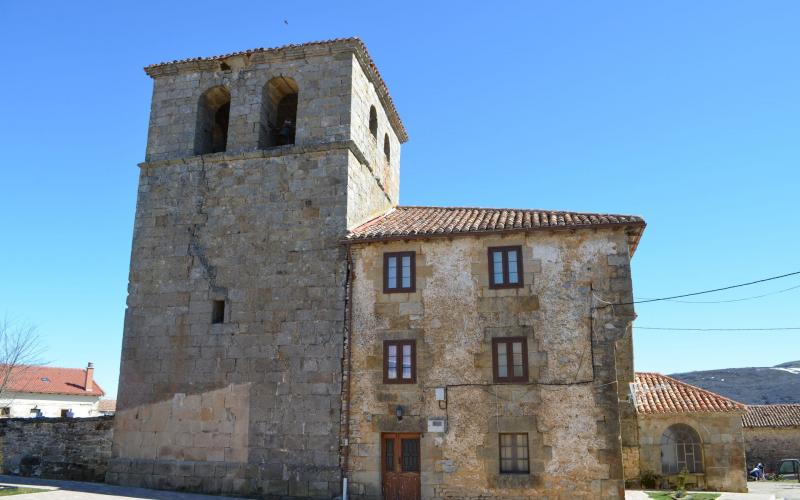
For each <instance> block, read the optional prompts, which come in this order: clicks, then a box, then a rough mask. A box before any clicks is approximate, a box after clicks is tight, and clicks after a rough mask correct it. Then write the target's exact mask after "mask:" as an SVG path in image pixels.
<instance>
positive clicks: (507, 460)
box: [500, 433, 530, 474]
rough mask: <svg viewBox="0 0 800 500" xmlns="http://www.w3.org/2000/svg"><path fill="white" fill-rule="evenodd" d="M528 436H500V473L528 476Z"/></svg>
mask: <svg viewBox="0 0 800 500" xmlns="http://www.w3.org/2000/svg"><path fill="white" fill-rule="evenodd" d="M529 472H530V464H529V461H528V435H527V434H526V433H515V434H500V473H501V474H528V473H529Z"/></svg>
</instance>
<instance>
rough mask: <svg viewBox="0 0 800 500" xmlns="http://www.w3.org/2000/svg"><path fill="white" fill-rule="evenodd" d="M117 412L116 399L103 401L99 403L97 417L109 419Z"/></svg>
mask: <svg viewBox="0 0 800 500" xmlns="http://www.w3.org/2000/svg"><path fill="white" fill-rule="evenodd" d="M116 411H117V400H116V399H101V400H100V401H98V403H97V416H98V417H108V416H111V415H113V414H114V413H115V412H116Z"/></svg>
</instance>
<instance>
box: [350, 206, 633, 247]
mask: <svg viewBox="0 0 800 500" xmlns="http://www.w3.org/2000/svg"><path fill="white" fill-rule="evenodd" d="M603 226H628V227H630V228H631V229H632V231H631V233H630V234H629V236H630V237H631V238H630V245H631V254H633V251H634V250H635V249H636V245H637V244H638V243H639V238H640V237H641V234H642V231H644V227H645V222H644V219H642V218H641V217H637V216H635V215H611V214H593V213H578V212H560V211H552V210H528V209H517V208H476V207H472V208H470V207H396V208H394V209H392V210H390V211H389V212H387V213H385V214H384V215H381V216H380V217H376V218H375V219H372V220H371V221H369V222H366V223H364V224H362V225H360V226H358V227H356V228H354V229H353V230H352V231H350V233H349V234H348V236H347V240H346V241H348V242H362V241H380V240H390V239H407V238H427V237H435V236H455V235H460V234H478V233H498V232H511V231H534V230H545V229H579V228H587V227H588V228H596V227H603Z"/></svg>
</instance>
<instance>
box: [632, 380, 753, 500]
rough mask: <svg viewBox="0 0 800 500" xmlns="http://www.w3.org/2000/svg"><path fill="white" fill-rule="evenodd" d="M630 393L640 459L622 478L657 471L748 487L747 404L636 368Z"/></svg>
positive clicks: (704, 483) (721, 486)
mask: <svg viewBox="0 0 800 500" xmlns="http://www.w3.org/2000/svg"><path fill="white" fill-rule="evenodd" d="M631 395H632V399H633V400H634V404H635V406H636V413H637V418H638V421H639V464H638V470H637V467H634V466H633V461H631V462H630V464H629V467H628V468H626V471H625V472H626V478H628V479H633V478H636V477H641V476H643V475H647V474H648V473H654V474H658V475H660V476H662V477H663V480H664V481H665V482H667V483H669V484H670V485H673V486H674V485H675V484H676V480H677V476H678V474H680V473H681V471H682V470H683V469H686V471H687V472H688V473H689V481H688V483H687V484H691V485H695V487H696V488H700V489H710V490H715V491H733V492H744V491H747V481H746V477H745V467H746V466H745V449H744V436H743V434H742V417H743V415H745V411H746V409H745V405H743V404H741V403H738V402H736V401H733V400H731V399H728V398H726V397H723V396H720V395H719V394H715V393H713V392H710V391H707V390H704V389H700V388H699V387H695V386H693V385H689V384H686V383H684V382H681V381H679V380H676V379H674V378H672V377H668V376H666V375H661V374H660V373H636V380H635V382H634V383H633V384H632V385H631Z"/></svg>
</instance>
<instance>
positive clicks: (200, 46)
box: [0, 1, 800, 395]
mask: <svg viewBox="0 0 800 500" xmlns="http://www.w3.org/2000/svg"><path fill="white" fill-rule="evenodd" d="M290 5H291V6H290ZM389 6H391V7H392V8H389ZM0 19H2V20H3V30H2V31H0V56H2V60H3V62H4V66H5V67H4V69H3V78H2V79H0V95H3V96H4V102H3V111H2V117H3V119H2V120H0V145H1V146H2V154H0V228H2V245H0V313H5V314H7V315H9V316H10V317H12V318H17V319H19V320H21V321H26V322H28V323H31V324H35V325H37V326H38V329H39V331H40V333H41V334H42V336H43V338H44V340H45V343H46V346H47V348H48V353H47V357H48V359H49V360H50V361H51V362H52V364H54V365H58V366H84V365H85V363H86V362H87V361H94V363H95V365H96V367H97V370H96V377H97V379H98V380H99V381H100V383H101V384H102V385H103V387H104V388H105V389H106V391H107V392H109V393H111V395H113V394H114V393H115V392H116V385H117V370H118V364H119V350H120V345H121V338H122V323H123V316H124V310H125V296H126V285H127V274H128V263H129V262H128V259H129V255H130V242H131V231H132V224H133V215H134V209H135V196H136V184H137V175H138V168H137V167H136V165H137V163H138V162H140V161H141V160H142V159H143V157H144V149H145V143H146V133H147V120H148V113H149V105H150V104H149V99H150V93H151V89H152V87H151V81H150V79H149V78H148V77H147V76H146V75H145V74H144V72H143V71H142V67H143V66H145V65H147V64H151V63H155V62H160V61H164V60H172V59H176V58H184V57H193V56H208V55H215V54H221V53H227V52H231V51H236V50H242V49H247V48H252V47H268V46H276V45H282V44H286V43H296V42H303V41H311V40H320V39H328V38H335V37H344V36H353V35H356V36H360V37H361V38H362V39H363V40H364V41H365V42H366V44H367V46H368V48H369V50H370V52H371V54H372V56H373V57H374V59H375V61H376V63H377V64H378V66H379V68H380V70H381V73H382V75H383V77H384V79H385V80H386V81H387V82H388V85H389V88H390V91H391V93H392V96H393V98H394V100H395V102H396V104H397V107H398V110H399V112H400V116H401V117H402V119H403V121H404V123H405V125H406V127H407V129H408V131H409V134H410V137H411V140H410V141H409V142H408V143H407V144H406V145H405V146H404V148H403V153H402V182H401V185H402V196H401V201H402V203H403V204H432V205H466V206H475V205H477V206H502V207H528V208H547V209H568V210H579V211H597V212H616V213H634V214H640V215H642V216H644V217H645V218H646V220H647V222H648V229H647V231H646V232H645V235H644V238H643V240H642V243H641V245H640V247H639V250H638V252H637V253H636V256H635V258H634V260H633V276H634V291H635V295H636V296H637V297H659V296H665V295H674V294H679V293H683V292H691V291H695V290H702V289H707V288H715V287H718V286H724V285H728V284H733V283H738V282H743V281H750V280H753V279H759V278H762V277H766V276H771V275H777V274H783V273H786V272H791V271H797V270H800V258H798V255H800V231H798V229H797V227H798V220H797V215H798V187H800V182H798V181H800V174H799V173H798V167H800V162H799V161H798V160H800V140H798V137H800V135H799V134H800V99H798V90H799V89H800V66H798V64H797V54H798V52H799V51H800V30H798V29H797V20H798V19H800V3H797V2H789V1H786V2H780V1H769V2H755V1H751V2H723V1H707V2H691V1H675V2H640V1H630V2H624V1H621V2H614V3H609V2H588V1H585V2H571V3H569V4H566V3H564V2H557V1H537V2H524V3H523V2H519V3H502V4H500V3H494V2H493V3H492V4H490V3H488V2H485V3H483V4H480V5H478V4H476V5H473V6H468V4H467V3H464V2H458V3H456V2H454V3H451V4H447V5H446V4H444V3H439V2H424V3H422V2H420V3H417V2H410V1H409V2H401V3H397V2H394V3H390V4H387V3H385V2H374V1H373V2H355V3H347V2H330V1H328V2H304V3H303V4H299V3H297V4H287V3H279V2H263V1H262V2H237V1H227V2H206V1H193V2H188V1H185V2H178V1H175V2H149V1H137V2H130V3H129V4H128V5H127V6H124V5H119V3H116V5H112V3H109V2H88V1H87V2H77V3H76V2H69V3H65V2H2V3H0ZM284 20H286V21H288V25H287V24H286V23H284ZM490 174H491V175H490ZM794 285H800V277H798V276H795V277H792V278H787V279H784V280H779V281H773V282H770V283H765V284H762V285H759V286H754V287H748V288H742V289H738V290H734V291H730V292H727V293H722V294H715V295H707V296H701V297H697V298H695V300H726V299H734V298H740V297H748V296H752V295H758V294H762V293H767V292H771V291H776V290H780V289H784V288H788V287H791V286H794ZM799 304H800V289H798V290H793V291H789V292H786V293H783V294H778V295H773V296H770V297H764V298H761V299H754V300H749V301H741V302H733V303H725V304H682V303H673V302H659V303H654V304H642V305H641V306H639V307H638V309H637V312H638V314H639V319H638V320H637V324H638V325H641V326H666V327H710V328H714V327H740V328H741V327H765V326H769V327H773V326H781V327H785V326H800V308H799V307H798V305H799ZM799 336H800V332H778V333H752V332H750V333H731V332H723V333H695V332H689V333H686V332H684V333H680V332H661V331H639V332H637V333H636V334H635V344H636V368H637V369H639V370H656V371H662V372H665V373H671V372H677V371H686V370H695V369H704V368H720V367H732V366H763V365H773V364H776V363H780V362H783V361H790V360H796V359H800V342H798V338H800V337H799Z"/></svg>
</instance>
